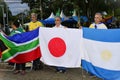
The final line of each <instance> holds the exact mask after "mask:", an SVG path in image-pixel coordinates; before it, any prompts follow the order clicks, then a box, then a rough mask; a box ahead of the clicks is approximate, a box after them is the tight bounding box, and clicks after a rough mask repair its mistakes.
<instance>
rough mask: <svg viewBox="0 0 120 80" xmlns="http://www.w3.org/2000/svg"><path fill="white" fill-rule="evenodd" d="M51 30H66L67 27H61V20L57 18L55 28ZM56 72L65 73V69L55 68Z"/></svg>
mask: <svg viewBox="0 0 120 80" xmlns="http://www.w3.org/2000/svg"><path fill="white" fill-rule="evenodd" d="M53 28H58V29H59V28H67V27H65V26H63V25H61V18H60V17H59V16H57V17H56V18H55V26H54V27H53ZM56 71H57V72H60V73H65V72H66V68H65V67H61V66H59V67H56Z"/></svg>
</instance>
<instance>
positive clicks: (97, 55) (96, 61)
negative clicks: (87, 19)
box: [82, 28, 120, 80]
mask: <svg viewBox="0 0 120 80" xmlns="http://www.w3.org/2000/svg"><path fill="white" fill-rule="evenodd" d="M83 44H84V57H83V59H82V67H83V68H84V69H85V70H87V71H88V72H90V73H93V74H94V75H96V76H97V77H100V78H102V79H103V80H120V29H109V30H104V29H88V28H84V29H83Z"/></svg>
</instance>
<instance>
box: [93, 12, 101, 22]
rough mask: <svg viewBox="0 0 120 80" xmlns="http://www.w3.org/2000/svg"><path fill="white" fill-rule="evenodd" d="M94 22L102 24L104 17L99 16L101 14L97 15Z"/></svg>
mask: <svg viewBox="0 0 120 80" xmlns="http://www.w3.org/2000/svg"><path fill="white" fill-rule="evenodd" d="M94 21H95V23H97V24H98V23H100V22H101V21H102V16H101V15H99V14H96V15H95V17H94Z"/></svg>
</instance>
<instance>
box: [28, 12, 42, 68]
mask: <svg viewBox="0 0 120 80" xmlns="http://www.w3.org/2000/svg"><path fill="white" fill-rule="evenodd" d="M43 26H44V25H43V24H42V23H41V22H40V21H38V20H37V14H36V13H31V22H30V23H29V31H32V30H35V29H37V28H38V27H43ZM42 68H43V63H42V62H41V61H40V57H39V58H37V59H36V60H33V69H34V70H39V69H42Z"/></svg>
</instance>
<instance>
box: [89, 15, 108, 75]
mask: <svg viewBox="0 0 120 80" xmlns="http://www.w3.org/2000/svg"><path fill="white" fill-rule="evenodd" d="M102 19H103V16H102V14H101V13H95V16H94V23H92V24H91V25H90V26H89V28H94V29H107V26H106V25H105V24H104V23H102ZM90 76H94V74H92V73H90Z"/></svg>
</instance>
